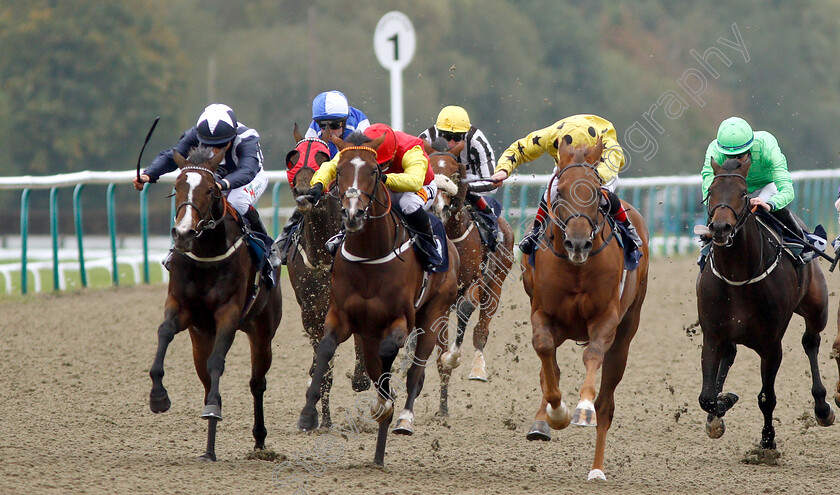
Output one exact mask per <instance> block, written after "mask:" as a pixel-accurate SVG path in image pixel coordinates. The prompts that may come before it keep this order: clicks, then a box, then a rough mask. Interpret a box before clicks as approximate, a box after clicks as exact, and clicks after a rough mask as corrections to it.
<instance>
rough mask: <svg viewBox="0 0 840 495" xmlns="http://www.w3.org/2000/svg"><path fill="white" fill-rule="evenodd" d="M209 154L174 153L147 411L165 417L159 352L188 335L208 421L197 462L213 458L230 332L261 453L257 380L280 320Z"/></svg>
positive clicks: (276, 295)
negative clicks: (171, 210) (244, 351)
mask: <svg viewBox="0 0 840 495" xmlns="http://www.w3.org/2000/svg"><path fill="white" fill-rule="evenodd" d="M212 154H213V152H212V150H211V149H210V148H205V147H198V148H196V149H194V150H193V151H192V152H191V153H190V155H189V161H187V160H185V159H184V158H183V157H182V156H180V155H179V154H178V153H177V152H176V153H175V162H176V163H177V164H178V167H179V168H180V169H181V174H180V175H179V176H178V178H177V180H176V181H175V203H176V204H177V205H178V207H177V209H176V215H175V227H173V229H172V239H173V241H174V242H175V251H174V253H173V256H172V261H171V264H170V272H169V273H170V275H169V291H168V294H167V296H166V303H165V305H164V318H163V323H161V324H160V327H159V328H158V348H157V353H156V354H155V360H154V363H152V368H151V370H150V371H149V375H150V376H151V378H152V391H151V393H150V394H149V407H150V408H151V410H152V412H155V413H159V412H165V411H167V410H169V406H170V405H171V404H170V401H169V395H168V394H167V392H166V389H165V388H164V386H163V360H164V357H165V356H166V349H167V347H168V346H169V343H170V342H171V341H172V339H173V338H174V337H175V334H176V333H178V332H181V331H182V330H184V329H189V331H190V339H191V340H192V347H193V362H194V364H195V371H196V373H198V378H199V379H200V380H201V383H202V384H203V385H204V394H205V397H204V411H203V412H202V413H201V417H202V418H204V419H207V420H208V427H207V449H206V451H205V453H204V455H203V456H201V457H200V459H202V460H208V461H215V460H216V452H215V442H216V422H217V421H221V420H222V397H221V395H220V394H219V380H220V378H221V376H222V373H223V372H224V369H225V355H226V354H227V352H228V350H229V349H230V346H231V345H232V344H233V338H234V335H235V334H236V330H237V329H239V330H242V331H243V332H245V334H246V335H248V340H249V342H250V344H251V382H250V384H251V394H252V395H253V396H254V428H253V434H254V440H255V441H256V442H255V444H254V449H255V450H256V449H264V448H265V437H266V430H265V420H264V417H263V394H264V393H265V387H266V380H265V375H266V373H267V372H268V369H269V367H271V339H272V338H274V333H275V332H276V331H277V326H278V325H279V324H280V318H281V316H282V298H281V295H280V285H279V284H278V285H276V286H275V287H273V288H269V286H268V285H267V284H266V283H265V282H264V281H262V280H261V277H260V274H259V273H258V272H257V269H256V266H255V264H254V263H253V261H252V260H251V254H250V253H249V252H248V247H247V245H246V241H245V238H244V234H243V230H242V226H241V224H240V220H239V219H238V215H237V213H236V211H235V210H234V209H233V207H231V206H230V204H229V203H228V202H227V200H226V199H225V197H224V195H223V194H222V192H221V191H220V190H219V188H218V186H217V184H216V179H215V175H214V174H215V173H216V169H217V168H218V166H219V163H220V162H221V160H222V159H223V158H224V156H225V154H224V152H220V153H217V154H216V155H215V156H212ZM211 156H212V158H211ZM277 275H278V274H277V272H275V277H276V276H277Z"/></svg>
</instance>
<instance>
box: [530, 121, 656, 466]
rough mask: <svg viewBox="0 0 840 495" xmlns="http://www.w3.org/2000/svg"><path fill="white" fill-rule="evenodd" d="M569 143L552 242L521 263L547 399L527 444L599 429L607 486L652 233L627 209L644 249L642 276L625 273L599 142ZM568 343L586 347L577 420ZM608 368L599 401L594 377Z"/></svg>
mask: <svg viewBox="0 0 840 495" xmlns="http://www.w3.org/2000/svg"><path fill="white" fill-rule="evenodd" d="M568 138H569V136H565V138H564V139H560V140H559V142H558V150H557V168H556V169H555V170H554V175H555V180H554V183H555V187H556V191H557V199H556V200H555V201H554V202H553V204H552V205H551V209H550V218H551V220H552V221H551V225H550V226H549V227H548V230H547V232H546V235H547V238H546V240H545V241H544V242H543V243H542V244H541V245H540V248H539V249H538V250H537V251H536V252H535V255H534V267H531V265H530V263H528V261H527V260H523V265H524V270H525V272H524V276H523V281H524V284H525V291H526V292H527V293H528V295H529V296H530V298H531V325H532V326H533V338H532V344H533V346H534V350H535V351H536V352H537V355H538V356H539V358H540V361H541V362H542V367H541V370H540V384H541V386H542V393H543V399H542V404H541V405H540V408H539V410H538V411H537V414H536V418H535V421H534V424H533V425H532V426H531V429H530V431H529V433H528V435H527V438H528V440H546V441H547V440H550V439H551V435H550V433H551V430H550V428H554V429H563V428H565V427H567V426H568V425H569V423H570V422H571V423H574V424H576V425H581V426H597V437H596V440H595V459H594V461H593V463H592V470H591V471H590V472H589V479H606V476H605V475H604V471H603V469H604V448H605V446H606V440H607V431H608V430H609V428H610V424H611V423H612V419H613V413H614V411H615V398H614V392H615V388H616V386H617V385H618V383H619V382H620V381H621V378H622V376H623V375H624V368H625V366H626V364H627V353H628V350H629V348H630V341H631V340H632V339H633V336H634V335H635V334H636V330H637V328H638V326H639V314H640V312H641V308H642V303H643V302H644V299H645V293H646V291H647V275H648V233H647V226H646V225H645V222H644V220H643V219H642V217H641V215H639V213H638V212H637V211H636V210H635V209H633V208H632V207H630V205H629V204H627V203H625V202H622V203H623V205H624V208H625V210H627V215H628V216H629V217H630V219H631V221H632V222H633V224H634V225H635V226H636V229H637V231H638V232H639V235H640V236H641V238H642V240H643V241H644V245H643V246H642V248H641V250H642V258H641V260H640V262H639V266H638V268H636V269H635V270H633V271H625V270H624V256H623V253H622V248H621V246H620V245H619V243H618V242H617V241H616V239H615V233H614V231H612V230H611V229H610V228H609V226H608V225H609V224H608V223H607V219H606V217H605V214H604V212H603V211H602V210H601V209H600V208H599V203H600V198H601V196H602V193H601V191H600V185H601V182H600V178H599V176H598V173H597V171H596V170H595V165H596V164H597V163H598V160H599V159H600V158H601V153H602V151H603V144H602V142H601V139H600V138H599V139H598V143H597V145H596V146H595V147H585V146H577V147H570V146H568V145H569V144H570V141H571V139H568ZM567 139H568V140H567ZM566 340H574V341H577V342H583V343H585V348H584V351H583V364H584V366H585V367H586V378H585V379H584V382H583V385H582V386H581V388H580V402H579V403H578V405H577V408H576V409H575V412H574V416H570V415H569V411H568V409H567V408H566V404H565V403H564V402H563V400H562V399H563V397H562V394H561V393H560V389H559V386H558V384H559V378H560V376H559V373H560V369H559V367H558V366H557V347H558V346H560V344H562V343H563V342H564V341H566ZM602 366H603V369H602V370H601V388H600V391H599V392H598V396H597V398H596V396H595V376H596V374H597V372H598V369H599V368H601V367H602Z"/></svg>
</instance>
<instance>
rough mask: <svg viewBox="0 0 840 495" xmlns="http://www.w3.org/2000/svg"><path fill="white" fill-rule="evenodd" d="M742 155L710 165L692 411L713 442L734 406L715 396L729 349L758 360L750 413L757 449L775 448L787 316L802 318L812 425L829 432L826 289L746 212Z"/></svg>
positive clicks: (731, 399) (809, 266) (813, 268)
mask: <svg viewBox="0 0 840 495" xmlns="http://www.w3.org/2000/svg"><path fill="white" fill-rule="evenodd" d="M750 164H751V160H750V155H749V153H747V154H746V156H745V157H744V158H741V159H740V160H739V159H735V158H730V159H727V160H726V161H725V162H724V163H723V165H722V166H719V165H718V164H717V163H715V162H714V160H712V169H713V170H714V173H715V177H714V179H713V180H712V183H711V186H710V187H709V193H708V198H707V205H708V214H709V228H710V230H711V234H712V249H711V252H710V253H709V256H708V261H707V262H706V265H705V267H704V269H703V271H702V272H701V273H700V275H699V277H698V278H697V311H698V313H699V317H700V326H701V327H702V329H703V352H702V357H701V364H702V369H703V389H702V391H701V392H700V397H699V400H700V407H702V408H703V410H704V411H706V412H707V413H709V415H708V419H707V421H706V433H707V434H708V435H709V436H710V437H711V438H720V437H721V436H722V435H723V433H724V431H725V425H724V423H723V415H724V414H725V413H726V411H727V410H728V409H729V408H731V407H732V406H733V405H734V404H735V402H736V401H737V400H738V396H737V395H735V394H733V393H726V394H724V393H722V389H723V384H724V381H725V380H726V376H727V374H728V373H729V368H730V366H732V362H733V361H734V360H735V353H736V347H735V346H736V344H741V345H745V346H747V347H749V348H751V349H753V350H754V351H755V352H756V353H757V354H758V355H759V356H760V357H761V382H762V386H761V392H760V393H759V394H758V407H759V408H760V409H761V412H762V414H763V415H764V428H763V429H762V430H761V443H760V446H761V448H763V449H775V448H776V441H775V437H776V432H775V429H774V428H773V409H774V408H775V407H776V392H775V389H774V385H775V382H776V373H777V372H778V371H779V365H780V364H781V362H782V337H783V336H784V334H785V330H786V329H787V326H788V323H789V322H790V319H791V317H792V316H793V313H797V314H799V315H801V316H802V317H803V318H804V319H805V333H804V334H803V335H802V347H803V348H804V349H805V353H806V354H807V355H808V360H809V361H810V363H811V370H810V372H811V380H812V385H811V394H812V395H813V396H814V401H815V404H814V413H815V415H816V418H817V423H819V424H820V425H822V426H829V425H831V424H832V423H833V422H834V410H833V409H832V407H831V405H830V404H828V403H827V402H826V400H825V396H826V389H825V387H824V386H823V384H822V381H821V379H820V370H819V363H818V360H817V358H818V353H819V348H820V332H822V330H823V329H824V328H825V325H826V323H827V322H828V290H827V288H826V283H825V277H824V276H823V273H822V270H820V267H819V265H818V264H817V261H816V260H812V261H810V262H808V263H806V264H805V265H795V264H794V263H793V261H792V259H791V258H790V257H789V256H786V255H784V253H783V251H782V247H781V245H780V239H779V238H778V237H776V236H775V235H774V234H770V233H769V230H768V229H767V227H766V226H760V224H759V221H758V219H757V217H756V215H753V214H752V212H751V210H750V204H749V200H750V197H749V195H748V194H747V180H746V177H747V174H748V173H749V169H750Z"/></svg>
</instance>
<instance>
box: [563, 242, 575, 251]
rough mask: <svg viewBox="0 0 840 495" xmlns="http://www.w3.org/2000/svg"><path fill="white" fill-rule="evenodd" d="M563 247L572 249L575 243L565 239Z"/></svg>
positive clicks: (568, 249)
mask: <svg viewBox="0 0 840 495" xmlns="http://www.w3.org/2000/svg"><path fill="white" fill-rule="evenodd" d="M563 247H564V248H566V251H572V250H574V248H575V245H574V244H572V241H569V240H565V241H563Z"/></svg>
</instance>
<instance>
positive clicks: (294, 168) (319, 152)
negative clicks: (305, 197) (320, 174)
mask: <svg viewBox="0 0 840 495" xmlns="http://www.w3.org/2000/svg"><path fill="white" fill-rule="evenodd" d="M292 135H293V136H294V138H295V142H296V143H297V144H296V145H295V149H293V150H292V151H290V152H289V153H288V154H287V155H286V174H287V176H288V179H289V186H291V188H292V192H293V193H294V195H295V197H298V196H300V195H302V194H303V193H305V192H306V191H307V190H308V189H309V183H310V181H311V180H312V176H313V175H315V172H317V171H318V168H320V167H321V164H322V163H324V162H325V161H327V160H329V158H330V150H329V148H328V147H327V143H325V142H324V141H322V140H320V139H318V138H304V137H303V136H301V134H300V132H299V131H298V125H297V123H295V128H294V131H293V133H292Z"/></svg>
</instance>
